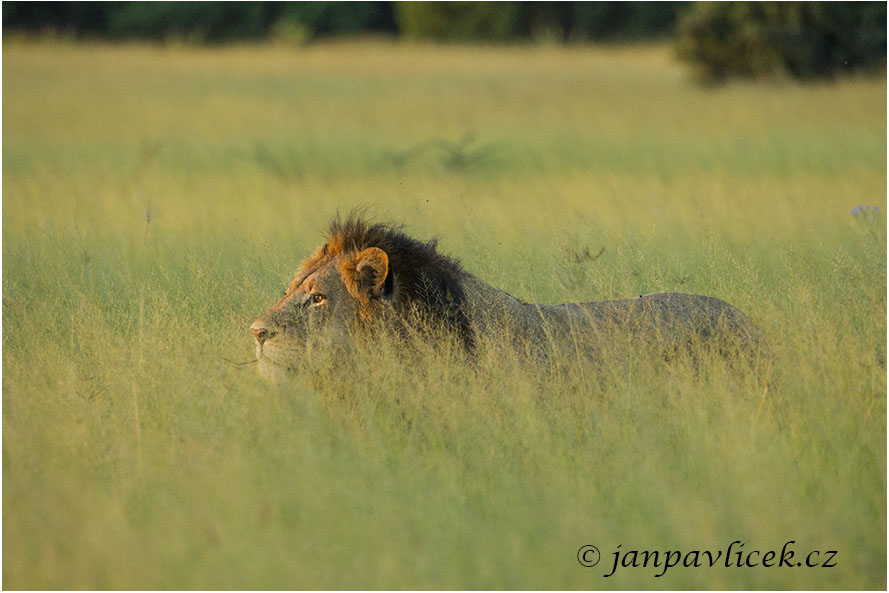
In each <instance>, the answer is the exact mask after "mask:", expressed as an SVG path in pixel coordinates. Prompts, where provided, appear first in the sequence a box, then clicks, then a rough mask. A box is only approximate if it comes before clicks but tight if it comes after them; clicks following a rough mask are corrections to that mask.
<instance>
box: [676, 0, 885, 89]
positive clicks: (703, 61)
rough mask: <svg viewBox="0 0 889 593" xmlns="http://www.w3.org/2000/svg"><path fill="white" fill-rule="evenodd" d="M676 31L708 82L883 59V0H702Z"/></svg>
mask: <svg viewBox="0 0 889 593" xmlns="http://www.w3.org/2000/svg"><path fill="white" fill-rule="evenodd" d="M677 33H678V53H679V56H680V57H681V58H682V59H684V60H686V61H688V62H690V63H691V64H693V65H694V66H695V68H696V69H697V71H698V74H699V76H700V77H701V78H702V79H703V80H705V81H708V82H720V81H723V80H725V79H727V78H729V77H733V76H742V77H768V76H776V75H789V76H792V77H795V78H815V77H829V76H833V75H836V74H838V73H842V72H852V71H858V70H876V69H879V68H885V66H886V4H885V3H883V2H724V3H716V2H714V3H711V2H701V3H697V4H695V5H693V7H692V8H691V9H690V10H688V11H687V12H686V13H685V14H684V15H682V16H681V18H680V20H679V24H678V31H677Z"/></svg>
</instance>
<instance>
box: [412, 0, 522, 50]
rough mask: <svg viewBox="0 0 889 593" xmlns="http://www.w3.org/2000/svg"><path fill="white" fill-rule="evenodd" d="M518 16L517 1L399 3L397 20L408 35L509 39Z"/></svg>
mask: <svg viewBox="0 0 889 593" xmlns="http://www.w3.org/2000/svg"><path fill="white" fill-rule="evenodd" d="M518 19H519V10H518V8H517V6H516V4H515V3H513V2H504V3H494V2H397V3H395V20H396V23H397V24H398V29H399V31H400V32H401V35H402V36H403V37H405V38H407V39H434V40H439V41H505V40H507V39H511V38H513V37H514V36H515V35H516V34H517V33H518Z"/></svg>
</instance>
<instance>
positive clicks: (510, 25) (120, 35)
mask: <svg viewBox="0 0 889 593" xmlns="http://www.w3.org/2000/svg"><path fill="white" fill-rule="evenodd" d="M685 4H687V3H685V2H497V3H491V2H14V1H11V2H3V27H4V30H5V31H7V30H25V31H30V32H43V31H51V32H58V33H61V34H67V35H71V36H75V37H102V38H111V39H154V40H165V39H170V38H180V39H185V40H191V41H193V42H196V43H224V42H228V41H241V40H256V39H263V38H266V37H270V36H284V37H287V36H302V37H303V39H304V40H306V41H309V40H312V39H317V38H322V37H329V36H343V35H355V34H359V33H379V34H387V35H391V36H399V37H405V38H411V39H433V40H442V41H483V42H485V41H487V42H490V41H495V42H496V41H501V42H502V41H512V40H528V39H533V38H537V37H547V38H552V39H558V40H565V41H569V40H571V41H573V40H577V41H585V40H607V39H645V38H651V37H662V36H666V35H669V34H670V33H671V32H672V30H673V27H674V25H675V23H676V19H677V15H678V14H679V12H680V10H682V8H683V6H684V5H685Z"/></svg>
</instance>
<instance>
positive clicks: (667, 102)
mask: <svg viewBox="0 0 889 593" xmlns="http://www.w3.org/2000/svg"><path fill="white" fill-rule="evenodd" d="M3 83H4V85H3V88H4V93H3V165H4V169H3V256H4V260H3V484H4V490H3V552H4V554H3V586H4V588H148V589H152V588H211V589H216V588H254V589H266V588H268V589H275V588H584V589H586V588H703V587H712V588H816V589H821V588H877V589H882V588H885V587H886V366H885V365H886V342H885V332H886V225H885V215H884V212H885V206H886V204H885V195H886V86H885V80H884V79H881V80H873V79H860V80H859V79H850V80H843V81H839V82H836V83H832V84H825V85H811V86H791V85H785V84H780V83H775V84H772V85H749V86H748V85H735V86H728V87H726V88H723V89H719V90H707V89H701V88H699V87H697V86H695V85H694V84H692V83H691V82H690V80H689V77H688V75H687V73H686V72H685V71H684V70H682V69H681V68H680V67H678V66H676V65H675V64H674V63H673V61H672V59H671V58H670V56H669V54H668V52H667V51H666V50H664V49H662V48H656V47H655V48H643V49H621V48H616V49H561V48H558V49H557V48H535V49H517V48H508V49H481V48H475V49H461V48H446V49H445V48H434V47H426V46H399V45H391V46H390V45H375V44H363V45H329V46H326V45H319V46H314V47H310V48H306V49H300V50H291V49H283V48H274V47H256V48H254V47H241V48H230V49H223V50H217V51H210V50H202V49H188V48H154V47H139V46H105V45H87V46H72V45H64V44H62V45H59V44H51V43H44V44H14V43H7V44H6V45H5V46H4V52H3ZM859 204H866V205H877V206H879V208H880V211H879V212H876V213H875V212H873V211H872V210H871V211H867V212H859V213H858V214H856V215H852V214H851V211H852V209H853V208H855V207H856V206H857V205H859ZM356 206H365V207H368V208H369V209H370V211H371V213H372V214H374V215H376V216H377V217H378V218H382V219H392V220H395V221H400V222H404V223H406V224H407V228H408V230H409V231H410V232H411V233H412V234H414V235H416V236H418V237H420V238H424V239H425V238H428V237H431V236H433V235H436V236H438V237H439V238H440V248H441V250H442V251H444V252H446V253H448V254H450V255H453V256H456V257H458V258H460V259H461V260H462V262H463V263H464V266H465V267H466V268H467V269H468V270H469V271H471V272H473V273H475V274H477V275H479V276H480V277H482V278H484V279H486V280H488V281H489V282H491V283H492V284H494V285H496V286H498V287H500V288H503V289H505V290H507V291H509V292H511V293H512V294H514V295H516V296H517V297H520V298H523V299H527V300H534V301H540V302H546V303H555V302H563V301H571V300H592V299H607V298H618V297H625V296H630V295H635V294H641V293H645V292H653V291H657V290H674V291H682V292H695V293H702V294H709V295H713V296H717V297H720V298H723V299H725V300H728V301H729V302H731V303H733V304H735V305H737V306H739V307H740V308H742V309H743V310H744V311H746V312H747V313H748V314H749V315H750V316H751V317H752V318H753V319H754V320H755V321H756V322H757V324H759V325H760V326H761V327H762V328H763V329H764V330H765V331H766V332H767V334H768V335H769V337H770V344H771V350H772V362H771V365H772V366H771V371H770V374H769V378H770V382H769V387H768V388H764V383H763V381H762V377H760V376H757V375H755V374H752V373H744V372H737V371H736V370H733V369H731V368H727V367H726V366H725V365H724V364H723V362H722V361H720V360H718V359H713V360H711V361H709V363H708V364H706V365H704V366H703V367H698V368H696V369H693V368H686V367H685V366H684V365H681V364H680V365H674V366H668V367H664V366H663V365H657V364H653V363H652V361H649V360H647V359H645V358H644V357H642V356H637V357H633V356H628V357H624V358H617V359H611V360H609V362H608V363H607V364H605V365H604V366H596V367H595V368H593V367H591V366H589V365H584V364H580V363H578V364H576V365H574V364H573V363H572V361H564V362H565V364H561V365H558V368H556V369H553V370H551V371H546V370H540V369H529V368H526V367H525V366H523V365H522V364H521V361H520V360H519V359H518V358H516V357H514V356H511V355H510V354H509V353H508V352H505V353H502V354H501V355H499V356H498V355H497V350H496V348H492V350H491V352H492V354H490V355H489V356H487V357H484V358H482V360H480V361H478V362H477V363H473V364H466V363H465V361H462V360H461V359H460V357H459V356H456V357H451V356H448V355H447V354H442V353H441V352H438V353H428V352H425V353H424V352H420V353H418V355H417V357H415V358H411V359H410V360H405V359H400V358H398V357H394V356H392V357H390V356H386V355H385V351H384V352H383V353H382V354H381V355H380V356H378V357H376V358H373V357H370V359H369V360H368V359H366V360H365V363H366V364H357V365H346V364H340V365H334V366H333V367H327V368H326V370H325V369H320V370H317V369H316V370H315V371H314V372H307V373H303V374H298V375H296V376H293V377H289V378H287V379H285V380H283V381H280V382H277V383H274V382H270V381H267V380H266V379H263V378H262V377H261V376H259V375H258V374H257V373H256V369H255V368H254V366H255V365H249V364H248V365H242V366H237V365H233V364H231V363H230V362H228V361H227V360H226V359H228V360H231V361H236V362H240V361H245V360H249V359H250V358H251V357H252V344H251V339H250V335H249V333H248V332H247V327H248V326H249V324H250V322H251V321H252V319H253V318H255V317H256V316H257V315H258V314H260V313H261V312H263V311H264V310H265V309H266V308H267V307H268V306H269V305H270V304H271V303H273V302H274V301H275V300H276V299H277V298H278V296H279V295H280V292H281V290H282V289H283V287H284V286H285V285H286V282H287V280H288V279H289V278H290V276H291V274H292V273H293V271H294V270H295V268H296V266H297V265H298V262H299V261H300V260H301V259H302V258H303V257H305V256H306V255H307V254H308V253H309V252H310V251H311V249H312V248H314V247H315V246H316V245H317V244H318V243H319V242H320V241H321V238H322V236H321V232H322V230H323V229H324V228H325V226H326V223H327V221H328V219H329V218H330V217H331V216H333V215H334V213H335V212H337V211H340V212H346V211H348V210H350V209H352V208H353V207H356ZM493 346H496V345H493ZM371 363H374V364H371ZM330 371H333V372H332V373H331V372H330ZM734 540H740V541H741V542H743V543H744V545H745V548H744V549H745V550H751V549H757V550H762V551H765V550H770V549H776V550H779V551H780V549H781V547H782V545H784V544H785V543H786V542H788V541H790V540H795V542H796V544H794V546H795V548H796V549H797V553H798V554H803V553H805V552H807V551H808V550H836V551H837V556H836V558H835V561H836V567H833V568H811V569H810V568H806V567H793V568H788V567H780V568H779V567H773V568H764V567H758V568H737V567H732V568H726V567H724V566H722V567H719V566H717V567H714V568H703V567H702V568H682V567H676V568H673V569H671V570H669V571H668V572H667V573H666V575H665V576H663V577H658V578H655V576H654V575H655V574H657V573H658V572H659V571H658V570H654V569H651V568H636V569H632V568H626V569H618V571H617V572H616V574H615V575H614V576H613V577H609V578H604V577H603V575H605V574H607V573H608V572H609V570H610V567H611V562H612V558H613V556H612V553H613V552H614V551H615V549H617V546H618V545H619V544H620V545H621V549H622V550H630V549H640V550H641V549H645V550H661V551H665V550H684V551H687V550H694V549H697V550H713V551H714V552H716V551H717V550H719V549H725V547H727V546H728V545H729V544H730V543H731V542H732V541H734ZM585 544H594V545H597V546H598V547H599V549H600V550H601V552H602V556H603V559H602V562H601V563H600V565H598V566H597V567H595V568H592V569H587V568H583V567H581V566H580V565H579V564H578V562H577V560H576V554H577V550H578V548H579V547H580V546H582V545H585ZM800 558H801V556H798V557H797V558H796V559H800Z"/></svg>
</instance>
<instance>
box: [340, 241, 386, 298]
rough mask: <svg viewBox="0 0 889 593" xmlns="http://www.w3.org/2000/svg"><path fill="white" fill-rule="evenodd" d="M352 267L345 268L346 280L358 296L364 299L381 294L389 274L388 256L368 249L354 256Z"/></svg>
mask: <svg viewBox="0 0 889 593" xmlns="http://www.w3.org/2000/svg"><path fill="white" fill-rule="evenodd" d="M353 266H354V267H353ZM353 266H349V267H348V268H347V271H348V273H349V278H348V279H349V281H350V282H351V283H352V285H353V288H354V289H356V292H357V293H358V294H360V295H362V296H363V297H365V298H369V297H370V298H377V297H379V296H380V295H382V294H383V283H385V281H386V275H387V274H388V273H389V256H388V255H386V252H385V251H383V250H382V249H379V248H378V247H368V248H367V249H365V250H364V251H362V252H361V253H359V254H358V255H356V256H355V259H354V260H353Z"/></svg>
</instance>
